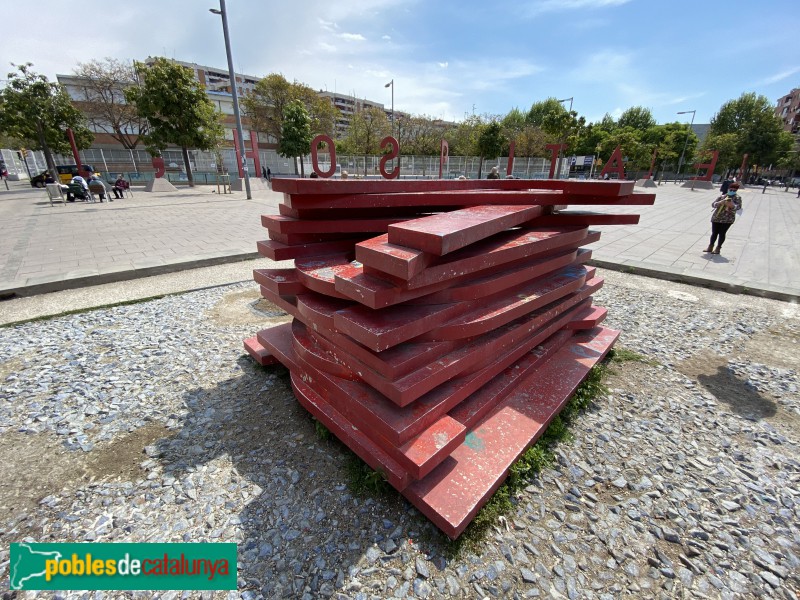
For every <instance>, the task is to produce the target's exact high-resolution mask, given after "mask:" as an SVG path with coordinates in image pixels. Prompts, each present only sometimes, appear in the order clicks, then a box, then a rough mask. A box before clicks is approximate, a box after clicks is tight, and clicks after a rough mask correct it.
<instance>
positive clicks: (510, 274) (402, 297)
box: [335, 234, 592, 308]
mask: <svg viewBox="0 0 800 600" xmlns="http://www.w3.org/2000/svg"><path fill="white" fill-rule="evenodd" d="M590 235H592V234H590ZM591 254H592V253H591V250H576V249H575V248H569V249H567V248H561V249H556V250H553V251H550V252H545V253H543V254H542V255H536V256H532V257H524V258H521V259H518V260H516V261H511V262H509V263H506V264H505V265H504V267H505V268H504V269H493V268H489V269H482V270H480V271H476V272H475V273H467V274H466V275H462V276H458V277H453V278H452V279H449V280H448V279H446V280H444V281H440V282H438V283H434V284H431V285H428V286H424V287H419V288H415V289H413V290H409V289H406V287H405V285H402V284H399V283H394V282H391V281H387V280H386V279H382V278H380V277H375V276H372V275H366V274H364V269H363V267H362V266H360V263H350V264H349V266H348V267H346V268H342V269H340V270H339V271H337V273H336V278H335V280H336V290H337V291H339V292H341V293H342V294H344V295H345V296H347V297H348V298H352V299H353V300H356V301H358V302H359V303H360V304H363V305H365V306H369V307H370V308H385V307H387V306H392V305H394V304H400V303H402V302H408V303H410V304H416V303H417V302H419V303H420V304H436V303H448V302H458V301H462V300H477V299H478V298H483V297H486V296H488V295H490V294H493V293H496V292H498V291H500V290H504V289H507V288H510V287H512V286H515V285H518V284H520V283H523V282H525V281H528V280H530V279H534V278H536V277H539V276H541V275H544V274H545V273H549V272H550V271H554V270H556V269H559V268H561V267H565V266H567V265H570V264H572V263H583V262H586V261H587V260H589V258H590V257H591ZM417 299H419V300H417Z"/></svg>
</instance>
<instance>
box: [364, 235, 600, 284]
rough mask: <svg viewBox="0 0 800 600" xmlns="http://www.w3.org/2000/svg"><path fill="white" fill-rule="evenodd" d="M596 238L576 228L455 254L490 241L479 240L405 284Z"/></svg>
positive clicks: (463, 272) (439, 278) (493, 265)
mask: <svg viewBox="0 0 800 600" xmlns="http://www.w3.org/2000/svg"><path fill="white" fill-rule="evenodd" d="M567 229H569V228H567ZM508 233H512V232H508ZM498 235H499V236H504V235H506V234H505V233H501V234H498ZM599 239H600V232H599V231H588V232H587V231H586V229H583V228H579V229H576V230H573V231H571V232H570V233H562V234H558V235H554V236H552V237H546V238H545V239H544V240H542V241H541V243H539V244H538V245H537V244H536V243H535V242H534V243H532V244H530V245H525V244H520V245H515V244H514V243H511V244H509V245H507V246H505V247H502V248H497V249H491V250H488V251H487V252H486V253H485V254H480V255H477V256H476V255H470V256H467V257H466V258H464V259H459V258H458V255H459V254H460V253H461V252H466V251H469V250H471V249H473V248H475V249H477V248H479V247H480V246H481V245H482V244H484V243H486V242H488V241H490V240H486V241H485V242H478V243H477V244H473V245H472V246H470V247H468V248H464V249H463V250H459V251H458V252H454V253H453V254H451V255H450V256H449V257H446V258H450V257H452V258H454V259H455V260H451V261H448V262H442V263H440V264H437V265H433V266H430V267H428V268H427V269H425V271H423V272H422V273H420V274H419V275H417V276H415V277H412V278H411V279H409V280H408V281H406V282H405V285H406V286H407V287H408V288H409V289H416V288H420V287H424V286H426V285H431V284H432V283H436V282H437V281H443V280H447V279H452V278H453V277H458V276H461V275H466V274H469V273H476V272H480V271H483V270H484V269H490V268H497V267H499V266H501V265H502V268H505V267H506V266H509V265H510V264H512V263H513V262H514V261H516V260H519V259H521V258H525V257H534V258H542V257H544V256H548V255H550V254H551V253H553V251H556V250H564V249H568V248H574V247H575V246H576V245H579V246H583V245H586V244H592V243H594V242H596V241H597V240H599ZM364 273H370V269H369V267H367V266H366V265H365V266H364ZM396 283H397V281H396Z"/></svg>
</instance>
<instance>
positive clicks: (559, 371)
mask: <svg viewBox="0 0 800 600" xmlns="http://www.w3.org/2000/svg"><path fill="white" fill-rule="evenodd" d="M618 335H619V332H617V331H613V330H609V329H605V328H597V329H595V330H592V331H591V332H586V333H585V334H582V335H580V336H577V337H576V339H575V341H574V342H572V343H570V344H568V345H567V346H565V347H564V348H562V349H561V350H559V351H558V352H557V353H556V354H555V355H554V356H553V357H552V358H551V359H550V360H548V361H547V362H546V363H545V364H544V365H543V366H542V367H541V368H540V369H537V370H536V371H535V372H534V373H533V374H532V375H530V376H529V378H528V379H527V380H526V383H524V384H523V385H521V386H520V387H519V388H518V389H517V390H516V391H515V392H513V393H512V394H511V395H509V396H508V397H507V398H506V399H505V400H504V401H503V402H502V403H501V404H500V406H498V407H496V408H495V409H494V410H493V411H491V412H490V413H489V415H488V416H487V417H486V418H485V419H483V421H481V422H480V423H479V424H478V426H477V427H476V428H475V429H474V431H472V432H470V434H468V435H467V439H466V441H465V442H464V443H463V444H462V445H461V446H459V447H458V448H457V449H456V450H455V451H454V452H453V454H452V455H451V456H450V457H449V458H448V459H447V461H445V462H444V463H442V464H441V465H439V466H438V467H437V468H436V469H434V470H433V472H431V473H430V475H428V476H427V477H425V478H424V479H422V480H421V481H417V482H415V483H413V484H411V485H410V486H409V487H407V488H406V489H405V490H404V491H403V495H404V496H406V498H408V500H409V501H411V503H412V504H414V506H416V507H417V508H418V509H419V510H420V511H421V512H422V513H423V514H424V515H425V516H427V517H428V518H429V519H430V520H431V521H432V522H433V523H434V524H435V525H436V526H437V527H439V528H440V529H441V530H442V531H443V532H444V533H445V534H446V535H448V536H449V537H450V538H453V539H454V538H456V537H458V536H459V535H460V534H461V533H462V532H463V531H464V529H465V528H466V527H467V525H468V524H469V522H470V521H471V520H472V519H473V518H474V517H475V515H476V514H477V513H478V510H479V509H480V508H481V506H483V504H485V502H486V501H487V500H488V499H489V497H491V495H492V493H494V491H495V490H496V489H497V488H498V487H499V486H500V484H501V483H502V482H503V480H504V479H505V477H506V475H507V473H508V469H509V467H510V466H511V465H512V464H513V463H514V461H516V460H517V458H519V456H520V455H521V454H522V453H523V452H524V451H525V450H526V449H527V448H528V447H529V446H530V445H531V444H533V443H534V442H535V441H536V440H537V439H538V437H539V436H540V435H541V434H542V433H543V432H544V430H545V429H546V428H547V425H548V424H549V422H550V421H551V420H552V418H553V417H554V416H555V415H556V414H558V413H559V412H560V411H561V409H562V408H563V406H564V404H565V403H566V402H567V400H568V399H569V398H570V396H571V395H572V393H573V392H574V391H575V389H576V388H577V387H578V385H579V384H580V382H581V381H583V379H584V378H585V377H586V375H587V374H588V372H589V369H591V367H592V366H594V365H595V364H596V363H597V362H599V361H600V360H601V359H602V358H603V356H605V354H606V353H607V352H608V350H609V349H610V348H611V346H612V345H613V343H614V342H615V341H616V339H617V336H618Z"/></svg>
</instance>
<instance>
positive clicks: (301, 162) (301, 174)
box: [300, 154, 306, 178]
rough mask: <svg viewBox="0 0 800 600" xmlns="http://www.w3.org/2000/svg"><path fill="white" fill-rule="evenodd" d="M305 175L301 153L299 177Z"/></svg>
mask: <svg viewBox="0 0 800 600" xmlns="http://www.w3.org/2000/svg"><path fill="white" fill-rule="evenodd" d="M305 176H306V170H305V167H304V166H303V155H302V154H301V155H300V177H301V178H302V177H305Z"/></svg>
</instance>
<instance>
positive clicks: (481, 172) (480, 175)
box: [478, 154, 483, 179]
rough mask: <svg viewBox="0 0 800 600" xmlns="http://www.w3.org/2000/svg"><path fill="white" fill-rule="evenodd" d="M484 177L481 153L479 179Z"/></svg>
mask: <svg viewBox="0 0 800 600" xmlns="http://www.w3.org/2000/svg"><path fill="white" fill-rule="evenodd" d="M481 177H483V154H481V158H480V160H479V161H478V179H480V178H481Z"/></svg>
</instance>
